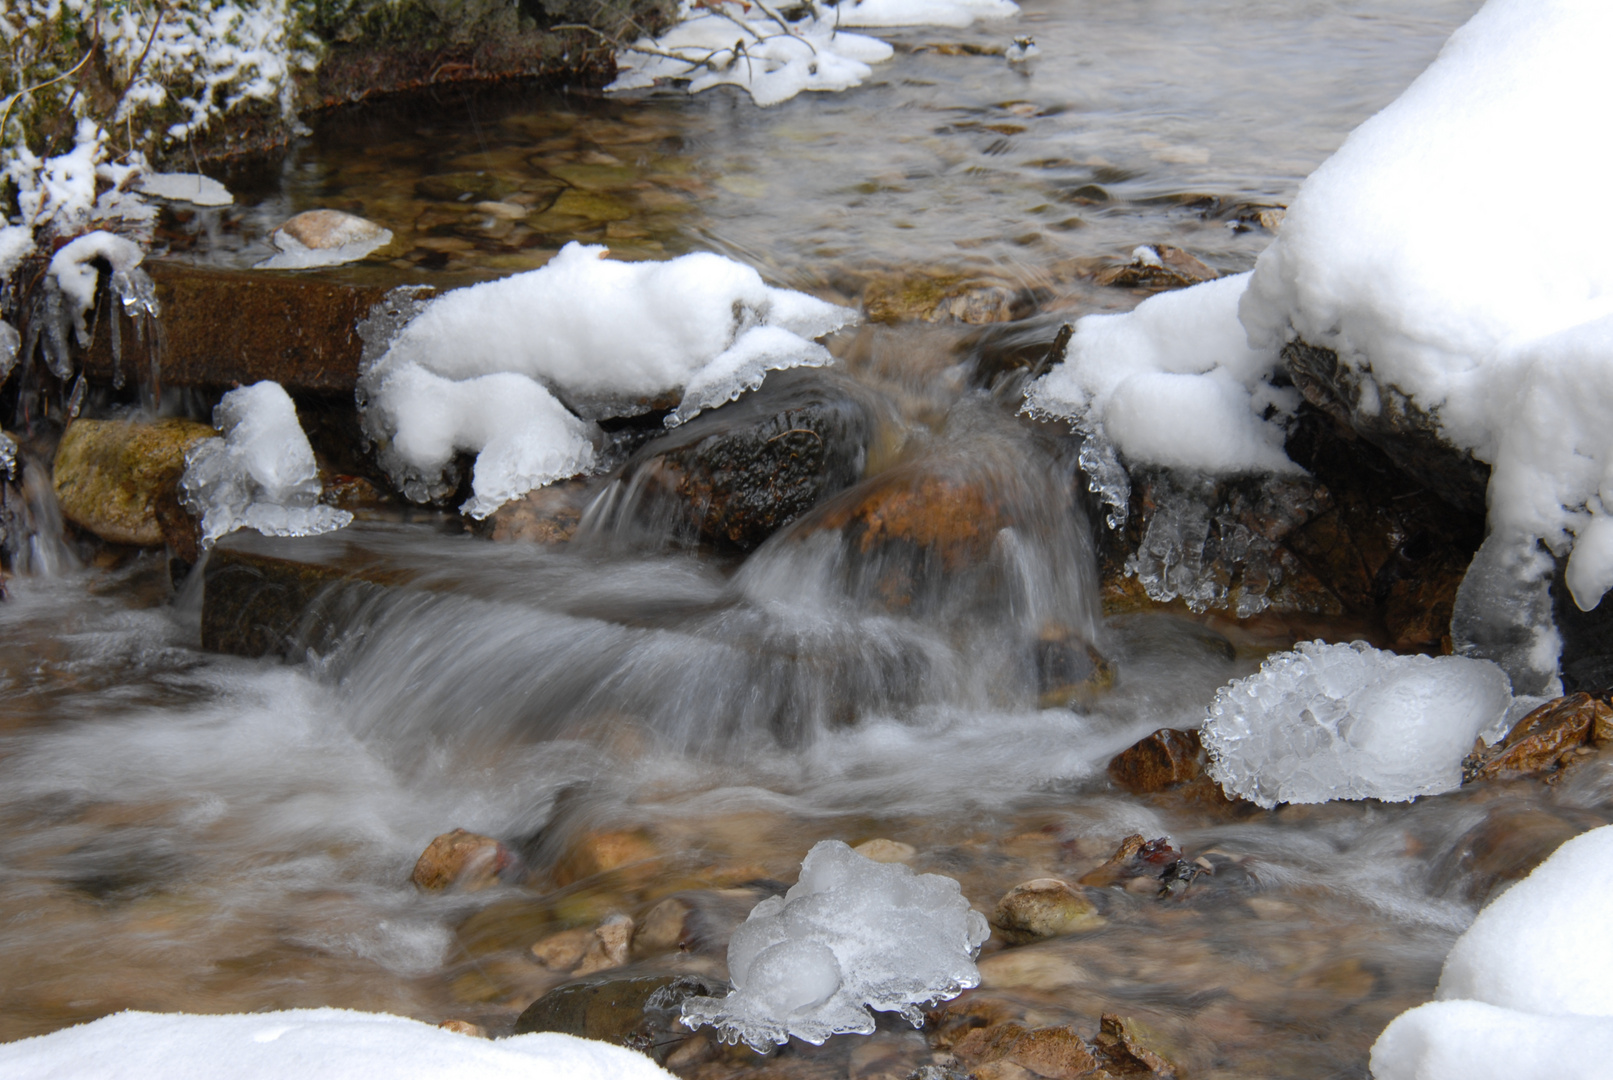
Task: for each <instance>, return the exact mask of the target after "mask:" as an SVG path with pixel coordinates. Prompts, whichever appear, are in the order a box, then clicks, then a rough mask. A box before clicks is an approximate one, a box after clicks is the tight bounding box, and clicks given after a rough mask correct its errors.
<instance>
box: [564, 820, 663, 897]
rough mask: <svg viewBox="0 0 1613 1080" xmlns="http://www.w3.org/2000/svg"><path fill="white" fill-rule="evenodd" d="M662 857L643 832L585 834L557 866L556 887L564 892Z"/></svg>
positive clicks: (615, 831) (620, 831)
mask: <svg viewBox="0 0 1613 1080" xmlns="http://www.w3.org/2000/svg"><path fill="white" fill-rule="evenodd" d="M660 854H661V852H660V850H659V849H658V848H657V847H656V846H655V844H654V843H653V842H652V841H651V840H650V838H649V837H648V836H646V835H645V834H644V833H642V832H638V831H636V830H630V829H621V830H599V831H595V832H589V833H585V834H584V835H583V836H582V837H581V838H580V839H578V840H577V841H576V843H574V844H572V845H571V848H570V849H569V850H568V851H567V852H566V854H565V855H563V856H562V857H561V859H560V861H559V862H558V863H556V864H555V869H554V879H555V884H556V885H558V886H560V887H561V888H565V887H566V886H567V885H570V884H572V883H574V882H578V881H581V880H583V879H584V878H590V877H593V876H594V875H595V874H603V873H605V872H607V871H610V870H619V869H621V868H622V867H625V866H631V865H633V864H635V863H646V862H648V861H650V860H651V859H655V858H657V857H658V856H659V855H660Z"/></svg>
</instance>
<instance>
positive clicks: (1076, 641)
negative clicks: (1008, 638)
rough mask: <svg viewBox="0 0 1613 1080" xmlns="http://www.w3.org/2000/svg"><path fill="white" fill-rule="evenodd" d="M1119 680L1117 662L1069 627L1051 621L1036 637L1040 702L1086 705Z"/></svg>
mask: <svg viewBox="0 0 1613 1080" xmlns="http://www.w3.org/2000/svg"><path fill="white" fill-rule="evenodd" d="M1114 683H1115V669H1114V665H1112V664H1110V663H1109V661H1108V660H1106V659H1104V657H1103V655H1102V654H1101V653H1099V652H1098V650H1097V649H1095V648H1093V647H1092V645H1091V644H1089V643H1088V642H1087V641H1085V640H1084V639H1083V638H1082V637H1081V635H1080V634H1079V633H1077V632H1076V631H1075V630H1073V629H1071V628H1070V627H1067V626H1057V625H1053V624H1048V625H1047V626H1044V627H1042V632H1041V633H1040V634H1039V635H1038V636H1037V639H1036V692H1037V704H1038V705H1039V706H1040V707H1041V708H1044V709H1058V708H1064V707H1074V708H1085V707H1088V706H1090V705H1091V704H1092V702H1093V701H1094V700H1095V699H1096V698H1097V697H1098V696H1099V695H1100V694H1102V693H1103V692H1104V691H1106V690H1109V689H1111V688H1112V687H1113V686H1114Z"/></svg>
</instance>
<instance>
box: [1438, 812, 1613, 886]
mask: <svg viewBox="0 0 1613 1080" xmlns="http://www.w3.org/2000/svg"><path fill="white" fill-rule="evenodd" d="M1604 824H1606V822H1605V821H1604V820H1602V819H1601V818H1599V817H1597V816H1596V815H1593V814H1590V813H1587V812H1585V811H1579V810H1573V809H1570V808H1567V807H1546V806H1534V805H1523V806H1520V805H1517V804H1515V803H1504V804H1502V805H1499V806H1495V807H1492V808H1491V809H1490V810H1489V811H1488V812H1487V813H1486V814H1485V815H1484V819H1483V820H1482V821H1480V822H1479V823H1478V824H1477V825H1474V826H1473V827H1472V828H1471V829H1469V830H1467V832H1465V833H1463V834H1462V835H1461V837H1460V838H1458V839H1457V841H1456V842H1455V843H1454V844H1452V845H1451V847H1450V849H1449V850H1448V851H1447V852H1446V853H1445V854H1444V856H1443V857H1441V858H1440V859H1439V860H1438V862H1437V863H1436V864H1435V866H1434V868H1433V875H1432V877H1433V881H1434V884H1435V887H1436V888H1437V889H1439V890H1440V891H1447V892H1454V893H1457V894H1459V895H1461V896H1462V897H1463V898H1465V899H1467V900H1469V901H1471V902H1473V903H1477V904H1482V903H1484V902H1485V901H1486V900H1487V899H1488V898H1489V897H1490V896H1491V895H1492V894H1493V893H1494V892H1495V891H1496V890H1497V889H1499V888H1500V887H1502V886H1503V885H1506V884H1508V883H1510V882H1514V881H1521V880H1522V879H1523V878H1525V877H1527V876H1529V874H1530V872H1531V871H1533V870H1534V868H1535V867H1537V866H1539V865H1540V864H1541V863H1543V862H1545V861H1546V858H1547V856H1549V855H1550V854H1551V853H1552V852H1553V851H1556V850H1557V848H1559V847H1560V846H1562V844H1563V843H1564V842H1565V841H1567V840H1570V839H1572V838H1573V837H1575V836H1578V835H1579V834H1580V833H1582V832H1585V831H1587V830H1589V829H1594V828H1596V827H1598V826H1600V825H1604Z"/></svg>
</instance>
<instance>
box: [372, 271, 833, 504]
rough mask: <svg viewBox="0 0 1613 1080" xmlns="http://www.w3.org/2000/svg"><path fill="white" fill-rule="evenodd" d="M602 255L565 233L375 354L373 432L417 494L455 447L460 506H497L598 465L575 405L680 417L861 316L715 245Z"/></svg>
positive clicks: (737, 390) (432, 311)
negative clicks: (537, 264)
mask: <svg viewBox="0 0 1613 1080" xmlns="http://www.w3.org/2000/svg"><path fill="white" fill-rule="evenodd" d="M605 254H606V251H605V249H604V248H603V247H598V246H584V245H581V244H576V243H572V244H567V245H566V246H565V247H564V248H562V249H561V251H560V253H559V254H558V255H556V256H555V258H554V259H553V260H551V261H550V262H549V264H548V265H547V266H544V267H543V268H541V269H539V270H533V271H530V272H528V273H524V274H516V275H514V276H512V277H508V278H504V279H501V280H499V281H492V282H488V283H486V284H483V285H476V286H472V287H470V288H467V289H459V290H456V291H454V292H450V293H447V294H444V295H443V296H440V297H437V298H436V299H434V300H431V301H429V302H427V303H425V304H424V305H423V306H421V308H420V309H419V311H418V313H417V314H415V315H414V316H413V317H412V318H410V319H409V320H408V321H407V323H406V324H404V325H403V326H402V328H401V329H400V330H399V331H398V332H397V334H396V336H395V337H394V338H393V339H392V340H391V341H390V343H386V344H385V345H384V351H383V352H381V353H380V354H379V355H378V356H377V357H376V358H375V359H374V360H373V361H370V362H368V363H367V364H366V365H365V368H364V371H363V373H362V374H361V376H360V383H359V386H360V392H361V395H362V401H363V408H364V419H365V429H366V431H367V432H369V433H370V435H371V437H372V438H374V439H375V440H376V441H377V442H378V443H379V444H380V446H381V450H380V460H381V463H382V465H383V466H384V467H385V468H386V469H387V471H388V473H389V474H390V475H391V476H392V477H393V479H394V482H396V483H397V484H398V486H399V488H400V489H401V490H402V491H403V492H404V493H405V494H406V495H408V496H409V497H410V498H413V499H416V500H419V501H425V500H428V499H433V498H441V497H442V496H443V495H446V494H448V493H449V492H451V491H452V490H453V489H454V486H455V484H456V483H457V478H455V477H453V476H451V475H449V476H445V472H451V465H452V461H453V458H454V455H455V454H456V453H458V452H461V451H464V452H469V453H473V454H476V455H477V458H476V466H475V470H474V472H473V474H472V480H471V488H472V492H473V496H472V498H471V499H470V501H469V502H467V503H466V504H465V507H464V509H465V511H466V512H467V513H469V514H470V515H471V516H473V517H478V518H481V517H486V516H487V515H488V514H490V513H492V512H493V511H494V510H496V509H497V508H498V507H499V506H500V505H502V504H503V503H504V502H506V501H508V500H509V499H512V498H515V497H517V496H519V495H522V494H524V493H525V492H527V491H530V490H532V489H533V488H535V487H541V486H543V485H544V484H548V483H551V482H553V481H555V480H559V479H562V478H564V477H567V476H572V475H574V474H576V473H579V472H585V471H587V470H588V469H589V468H591V467H592V466H593V464H594V441H595V440H596V439H597V438H598V437H599V433H598V429H597V427H596V426H595V425H594V424H593V423H591V422H590V421H589V420H585V419H582V418H580V417H579V416H578V415H576V413H577V412H580V413H581V414H582V415H583V416H586V417H589V418H596V417H606V416H616V415H630V414H633V413H637V412H643V411H644V410H645V409H647V408H649V407H651V405H652V404H653V403H654V402H655V401H657V400H660V399H667V398H670V397H673V396H677V397H678V398H679V404H678V407H677V408H676V409H675V410H674V412H673V414H672V416H671V417H670V418H669V423H674V424H675V423H679V422H682V421H683V420H686V419H688V418H689V417H691V416H693V415H695V414H696V413H698V412H700V411H701V410H703V409H706V408H710V407H712V406H714V405H719V404H721V403H723V402H725V401H730V400H733V399H734V398H737V397H739V396H740V395H741V394H743V393H744V392H745V391H746V390H750V389H754V388H755V387H757V386H759V385H761V383H762V380H763V378H765V376H766V374H767V372H768V371H770V370H775V369H779V368H787V367H797V366H802V365H817V364H827V363H828V362H829V361H830V359H831V357H830V355H829V352H828V350H827V349H825V348H824V347H823V346H822V345H819V344H816V343H815V342H814V341H813V339H814V338H817V337H821V336H822V335H824V334H827V333H829V332H830V331H831V330H834V329H836V328H838V327H840V326H843V325H845V324H846V323H848V322H851V321H852V320H853V319H855V318H856V315H855V313H854V312H852V311H850V310H849V309H846V308H841V307H836V306H835V305H833V304H828V303H824V302H823V301H821V300H816V299H814V298H812V297H810V296H807V295H805V294H803V293H798V292H792V291H790V290H788V289H775V288H772V287H770V286H768V285H767V284H766V283H765V282H763V281H762V278H761V275H760V274H758V273H757V272H756V271H755V270H753V269H751V268H750V267H748V266H745V265H744V264H742V263H738V262H734V261H733V260H731V259H725V258H723V257H722V256H720V255H714V254H709V253H698V254H693V255H685V256H682V257H681V258H677V259H672V260H670V261H667V262H636V263H635V262H620V261H615V260H609V259H606V258H604V256H605ZM562 401H563V402H564V404H563V403H562ZM567 406H570V408H569V409H568V407H567ZM573 410H575V412H574V411H573Z"/></svg>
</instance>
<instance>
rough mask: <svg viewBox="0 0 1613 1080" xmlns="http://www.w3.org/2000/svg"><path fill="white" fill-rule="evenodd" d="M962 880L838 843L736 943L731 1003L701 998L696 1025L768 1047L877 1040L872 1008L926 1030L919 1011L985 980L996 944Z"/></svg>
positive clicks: (693, 1009)
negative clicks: (984, 964) (837, 1038)
mask: <svg viewBox="0 0 1613 1080" xmlns="http://www.w3.org/2000/svg"><path fill="white" fill-rule="evenodd" d="M990 932H991V931H990V927H988V926H987V925H986V918H985V916H984V915H982V914H980V913H979V912H978V911H974V910H972V909H971V908H970V907H969V901H968V900H966V899H964V897H963V895H962V894H961V893H960V892H959V890H958V883H957V882H956V881H954V880H952V879H951V878H949V877H942V876H941V875H939V874H915V873H914V872H913V871H912V870H910V869H908V868H907V867H905V866H902V865H901V864H899V863H876V862H874V861H873V860H871V859H867V858H864V857H863V856H861V855H859V854H857V853H856V852H854V851H852V850H851V848H849V847H847V846H846V845H845V844H843V843H841V842H840V841H838V840H825V841H822V842H821V843H819V844H816V845H815V846H814V847H813V848H812V850H811V851H809V852H807V857H806V859H805V860H804V861H803V862H802V863H801V877H800V880H799V881H797V882H796V883H795V885H793V886H791V888H790V890H789V891H788V892H787V893H785V894H784V895H783V896H774V897H770V898H769V899H767V900H763V901H762V902H761V903H759V904H757V905H756V907H755V908H754V909H753V910H752V911H751V913H750V917H749V918H748V919H746V920H745V922H744V924H743V925H741V926H740V927H739V929H737V930H735V931H734V936H733V938H732V939H731V940H730V942H729V944H728V977H729V979H730V980H731V981H732V982H733V984H734V987H735V989H734V990H733V991H732V992H731V993H730V994H729V995H728V996H727V997H725V998H691V999H689V1000H688V1001H687V1002H685V1004H684V1007H683V1019H684V1022H685V1023H686V1024H688V1025H689V1026H690V1027H697V1026H699V1025H701V1024H711V1025H713V1026H715V1027H716V1028H717V1029H718V1030H719V1031H720V1032H721V1033H722V1036H723V1038H724V1039H725V1040H727V1041H729V1042H737V1041H739V1040H744V1041H745V1042H746V1043H747V1044H749V1045H750V1046H751V1047H753V1048H754V1049H756V1050H766V1049H767V1048H768V1047H770V1046H771V1045H773V1044H775V1043H778V1044H782V1043H784V1042H786V1041H788V1039H789V1037H790V1036H792V1035H793V1036H795V1037H796V1038H800V1039H805V1040H806V1041H807V1042H810V1043H822V1042H823V1041H824V1040H825V1039H827V1038H828V1037H829V1036H831V1035H836V1034H840V1033H843V1032H855V1033H858V1034H864V1035H866V1034H869V1033H871V1032H872V1031H873V1030H874V1018H873V1014H872V1013H870V1012H869V1011H868V1010H869V1009H877V1010H879V1011H881V1012H898V1013H901V1014H902V1016H904V1017H905V1018H907V1019H908V1020H909V1021H911V1022H912V1024H913V1026H914V1027H917V1026H919V1024H921V1023H922V1022H923V1016H922V1014H921V1013H920V1011H919V1007H920V1006H922V1005H925V1004H930V1003H933V1002H937V1001H945V1000H947V999H948V998H952V997H956V996H957V995H958V994H960V993H962V992H963V991H964V990H967V989H969V988H970V987H973V986H977V985H979V983H980V974H979V972H978V971H977V970H976V968H975V964H974V958H975V956H976V954H977V953H978V952H979V951H980V946H981V944H982V943H983V942H984V941H985V940H986V938H987V937H988V936H989V935H990Z"/></svg>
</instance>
